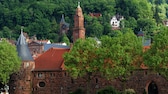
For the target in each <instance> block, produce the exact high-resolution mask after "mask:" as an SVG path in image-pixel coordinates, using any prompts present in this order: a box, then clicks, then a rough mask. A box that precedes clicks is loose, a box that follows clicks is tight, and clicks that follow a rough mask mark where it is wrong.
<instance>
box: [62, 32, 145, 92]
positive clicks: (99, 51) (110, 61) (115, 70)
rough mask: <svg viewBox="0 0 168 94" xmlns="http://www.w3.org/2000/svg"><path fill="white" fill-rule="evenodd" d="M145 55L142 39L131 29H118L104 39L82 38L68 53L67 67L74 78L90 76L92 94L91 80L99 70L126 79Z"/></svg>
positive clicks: (112, 77)
mask: <svg viewBox="0 0 168 94" xmlns="http://www.w3.org/2000/svg"><path fill="white" fill-rule="evenodd" d="M141 55H142V41H141V39H139V38H138V37H137V36H135V34H134V33H133V32H132V30H130V29H129V30H128V31H127V32H121V31H118V32H116V34H115V37H109V36H103V37H101V38H100V41H98V40H97V39H96V38H95V39H93V38H86V39H85V40H83V39H78V40H77V41H76V42H75V43H74V45H73V46H72V48H71V50H70V52H68V53H65V55H64V60H65V68H66V70H67V72H69V74H70V75H71V76H72V77H73V78H78V77H83V76H84V77H85V78H86V82H88V84H87V85H88V86H87V94H89V91H90V90H89V89H90V88H89V87H90V80H91V79H92V77H94V76H93V75H94V74H95V73H101V74H102V76H104V77H106V78H108V79H114V78H117V77H120V76H122V77H121V78H124V79H125V77H126V76H127V75H128V74H129V73H130V71H132V70H133V69H134V67H136V65H137V63H138V61H139V60H138V59H139V58H140V57H141ZM135 62H136V64H135ZM140 63H142V62H140Z"/></svg>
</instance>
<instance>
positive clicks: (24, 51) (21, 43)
mask: <svg viewBox="0 0 168 94" xmlns="http://www.w3.org/2000/svg"><path fill="white" fill-rule="evenodd" d="M16 46H17V52H18V55H19V57H20V58H21V59H22V60H23V61H32V60H33V58H32V56H31V54H30V50H29V48H28V45H27V42H26V38H25V37H24V35H23V28H21V34H20V36H19V38H18V41H17V44H16Z"/></svg>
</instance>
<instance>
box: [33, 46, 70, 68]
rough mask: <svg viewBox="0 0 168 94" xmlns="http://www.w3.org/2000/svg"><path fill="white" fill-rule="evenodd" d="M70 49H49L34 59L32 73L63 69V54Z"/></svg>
mask: <svg viewBox="0 0 168 94" xmlns="http://www.w3.org/2000/svg"><path fill="white" fill-rule="evenodd" d="M69 50H70V49H62V48H50V49H49V50H47V51H46V52H44V53H43V54H42V55H40V56H39V57H37V58H36V59H35V69H34V71H53V70H62V69H63V68H64V59H63V54H64V53H65V52H68V51H69Z"/></svg>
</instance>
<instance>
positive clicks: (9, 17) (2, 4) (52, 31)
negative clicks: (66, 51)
mask: <svg viewBox="0 0 168 94" xmlns="http://www.w3.org/2000/svg"><path fill="white" fill-rule="evenodd" d="M167 3H168V1H167V0H84V1H81V7H82V9H83V13H84V16H85V27H86V34H87V35H86V36H94V37H100V36H101V35H108V34H109V33H111V28H110V27H111V26H110V24H109V22H110V19H111V17H112V16H113V15H115V14H120V15H122V16H124V18H125V21H124V26H125V27H127V28H131V29H133V30H134V32H135V33H137V31H138V30H139V28H142V29H143V30H144V31H146V32H153V31H154V30H156V29H157V28H156V23H157V25H160V24H161V23H162V20H164V19H166V18H167V16H168V5H167ZM76 7H77V1H75V0H68V1H67V0H0V37H5V38H12V39H16V38H17V37H18V36H19V34H18V33H19V32H20V28H21V26H24V31H25V32H27V33H28V35H30V36H33V35H36V36H37V38H38V39H51V40H52V41H54V42H58V41H60V36H59V34H60V33H59V30H60V29H59V22H60V19H61V15H62V14H64V15H65V20H66V22H68V23H70V30H69V33H68V35H67V36H68V38H69V39H70V40H72V38H71V36H72V28H73V15H74V13H75V9H76ZM89 13H101V14H102V16H101V17H99V18H92V17H90V16H89V15H88V14H89Z"/></svg>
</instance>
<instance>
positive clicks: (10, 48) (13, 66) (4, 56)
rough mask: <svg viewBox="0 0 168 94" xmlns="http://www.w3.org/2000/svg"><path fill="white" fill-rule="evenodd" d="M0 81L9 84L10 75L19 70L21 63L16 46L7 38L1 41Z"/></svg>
mask: <svg viewBox="0 0 168 94" xmlns="http://www.w3.org/2000/svg"><path fill="white" fill-rule="evenodd" d="M0 53H1V54H0V68H1V70H0V81H1V83H2V84H7V83H8V81H9V78H10V75H11V74H12V73H14V72H17V71H18V70H19V68H20V65H21V60H20V59H19V57H18V54H17V51H16V47H15V46H14V45H12V44H10V43H9V42H7V41H6V40H2V41H0Z"/></svg>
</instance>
